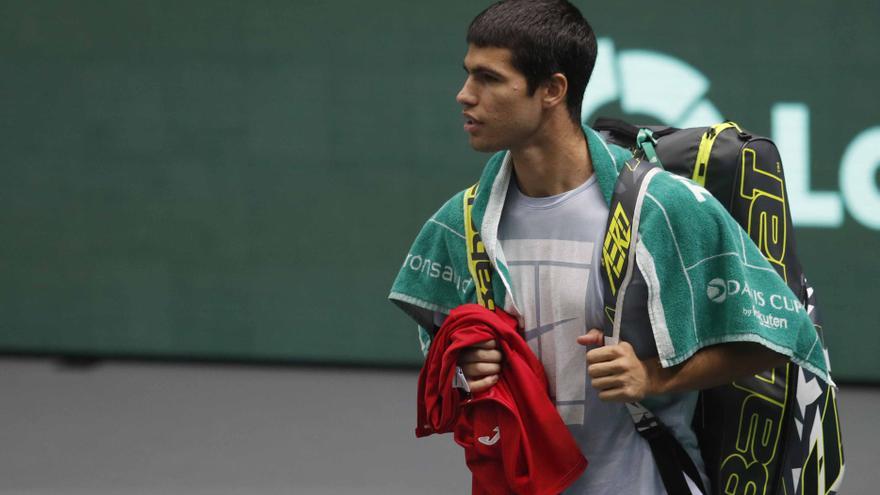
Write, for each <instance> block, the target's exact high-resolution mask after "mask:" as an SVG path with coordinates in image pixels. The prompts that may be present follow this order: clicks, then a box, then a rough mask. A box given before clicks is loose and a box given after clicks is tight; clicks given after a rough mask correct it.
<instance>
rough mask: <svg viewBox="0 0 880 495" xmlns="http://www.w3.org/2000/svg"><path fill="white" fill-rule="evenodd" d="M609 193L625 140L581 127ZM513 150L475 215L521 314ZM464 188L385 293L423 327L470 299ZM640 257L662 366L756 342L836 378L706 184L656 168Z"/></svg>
mask: <svg viewBox="0 0 880 495" xmlns="http://www.w3.org/2000/svg"><path fill="white" fill-rule="evenodd" d="M584 133H585V135H586V136H587V144H588V147H589V150H590V156H591V158H592V160H593V167H594V169H595V173H596V176H597V179H598V182H599V186H600V188H601V189H602V192H603V195H604V196H605V199H606V201H608V202H610V200H611V194H612V191H613V190H614V185H615V181H616V179H617V174H618V171H619V170H620V168H621V167H622V166H623V163H624V162H625V161H626V160H627V159H628V158H630V156H631V155H630V153H629V151H628V150H625V149H623V148H620V147H617V146H614V145H608V144H606V143H605V142H604V141H603V140H602V139H601V137H600V136H599V135H598V133H596V132H595V131H594V130H592V129H590V128H588V127H584ZM511 169H512V166H511V164H510V158H509V154H508V153H506V152H500V153H497V154H495V155H494V156H493V157H492V158H491V159H490V160H489V162H488V163H487V165H486V167H485V169H484V171H483V174H482V176H481V177H480V182H479V184H480V187H479V190H478V192H477V196H476V199H475V201H474V208H473V217H474V223H475V224H476V225H478V226H479V227H478V228H479V229H480V235H481V236H482V238H483V243H484V244H485V246H486V252H487V253H488V255H489V258H490V259H491V260H492V261H493V267H494V269H495V272H494V275H495V277H494V279H493V280H495V283H494V284H493V289H494V291H495V301H496V303H497V304H498V305H500V306H501V307H502V308H504V309H505V310H506V311H508V312H510V313H512V314H514V315H519V311H518V310H517V307H516V294H515V293H513V292H512V290H511V285H510V276H509V272H508V269H507V265H506V262H505V258H504V253H503V252H502V250H501V248H500V245H499V243H498V236H497V234H498V224H499V222H500V219H501V209H502V207H503V205H504V199H505V195H506V193H507V187H508V184H509V182H510V179H511ZM462 198H463V192H460V193H458V194H456V195H455V196H453V197H452V198H451V199H450V200H449V201H447V202H446V204H444V205H443V206H442V207H441V208H440V209H439V210H438V211H437V213H435V214H434V215H433V216H432V217H431V218H430V219H429V220H428V222H427V223H425V225H424V227H422V230H421V232H420V233H419V235H418V237H417V238H416V240H415V242H414V243H413V246H412V248H411V249H410V251H409V253H408V254H407V256H406V258H405V260H404V263H403V265H402V266H401V268H400V271H399V273H398V275H397V278H396V279H395V281H394V285H393V286H392V289H391V294H390V296H389V298H390V299H391V300H392V301H393V302H395V303H396V304H398V305H399V306H400V307H401V308H402V309H403V310H404V311H406V312H407V313H408V314H409V315H410V316H412V317H413V318H414V319H415V320H416V321H417V322H418V323H419V326H420V329H421V331H420V338H421V341H422V347H423V351H424V350H426V349H427V346H428V345H429V344H430V334H429V332H427V331H426V330H425V329H426V328H431V327H432V326H433V316H434V312H440V313H448V312H449V311H450V310H452V309H453V308H455V307H456V306H459V305H460V304H464V303H468V302H474V301H475V300H476V298H475V294H474V284H473V282H472V281H471V278H470V274H469V272H468V267H467V251H466V245H465V237H464V225H463V202H462ZM639 216H640V220H639V229H638V231H639V240H638V242H637V245H636V263H637V264H638V267H639V269H640V270H641V272H642V275H643V276H644V278H645V281H646V283H647V285H648V313H649V315H650V319H651V324H652V328H653V332H654V338H655V341H656V343H657V350H658V353H659V356H660V360H661V363H662V365H663V366H672V365H675V364H678V363H680V362H682V361H684V360H686V359H687V358H688V357H690V356H691V355H693V353H694V352H696V351H697V350H699V349H700V348H702V347H706V346H709V345H713V344H718V343H722V342H743V341H748V342H757V343H759V344H762V345H764V346H766V347H768V348H770V349H772V350H774V351H776V352H780V353H782V354H785V355H786V356H789V357H790V358H791V359H792V361H794V362H795V363H797V364H798V365H800V366H802V367H804V368H805V369H807V370H809V371H812V372H813V373H815V374H816V375H818V376H819V377H820V378H822V379H823V380H825V381H826V382H829V383H830V377H829V375H828V371H827V370H828V365H827V356H826V355H825V353H824V348H823V346H822V344H821V342H820V340H819V336H818V334H817V333H816V331H815V329H814V328H813V325H812V323H811V322H810V319H809V317H808V316H807V313H806V310H805V309H804V307H803V306H802V305H801V304H800V303H799V302H798V299H797V297H795V296H794V294H793V293H792V292H791V290H790V289H789V288H788V286H787V285H786V284H785V282H784V281H783V280H782V279H781V278H780V277H779V275H777V274H776V271H775V270H774V269H773V268H772V267H771V266H770V264H769V263H768V262H767V261H766V260H765V259H764V256H763V255H762V254H761V252H760V251H759V250H758V248H757V246H755V245H754V244H753V243H752V242H751V240H750V239H749V237H748V234H746V233H745V232H744V231H743V230H742V228H741V227H740V226H739V224H738V223H737V222H736V220H734V219H733V218H732V217H731V216H730V215H729V214H728V213H727V211H726V210H725V209H724V207H723V206H721V204H720V203H719V202H718V201H717V200H715V198H713V197H712V195H711V194H710V193H709V192H708V191H706V190H705V189H703V188H701V187H700V186H697V185H696V184H694V183H693V182H691V181H689V180H687V179H683V178H681V177H678V176H675V175H673V174H670V173H667V172H661V173H658V174H655V175H654V176H652V179H651V181H650V182H649V183H648V185H647V193H646V195H645V197H644V199H643V201H642V202H641V207H640V210H639Z"/></svg>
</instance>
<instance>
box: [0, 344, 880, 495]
mask: <svg viewBox="0 0 880 495" xmlns="http://www.w3.org/2000/svg"><path fill="white" fill-rule="evenodd" d="M416 376H417V373H416V372H415V371H375V370H365V369H330V368H307V367H260V366H243V365H209V364H168V363H143V362H118V361H107V362H103V363H100V364H99V365H97V366H91V367H73V368H71V367H67V366H61V365H59V364H58V363H57V362H55V361H51V360H47V359H23V358H0V393H2V397H3V399H2V402H0V494H2V495H8V494H15V495H24V494H27V495H37V494H39V495H56V494H76V495H104V494H108V495H109V494H113V495H118V494H133V495H148V494H150V495H152V494H156V495H159V494H162V495H167V494H179V495H194V494H205V495H207V494H211V495H223V494H242V495H245V494H246V495H258V494H286V495H290V494H296V495H299V494H303V495H345V494H358V495H396V494H401V495H403V494H406V495H413V494H425V495H434V494H437V495H439V494H457V493H469V488H470V479H469V472H468V471H467V468H466V467H465V466H464V460H463V456H462V453H461V451H460V449H459V447H458V446H457V445H455V444H454V442H453V441H452V438H451V437H450V436H448V435H446V436H434V437H429V438H426V439H416V438H415V437H414V435H413V428H414V425H415V385H416ZM840 396H841V411H840V414H841V417H842V420H843V422H844V435H845V437H846V447H847V450H846V455H847V477H846V481H845V482H844V485H843V490H842V493H845V494H874V493H877V492H878V487H880V469H878V468H877V466H878V465H880V463H878V461H880V449H878V448H877V442H878V440H880V423H878V420H880V415H878V413H880V388H863V387H854V386H849V387H848V386H846V385H844V386H843V387H841V393H840Z"/></svg>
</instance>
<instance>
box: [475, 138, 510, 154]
mask: <svg viewBox="0 0 880 495" xmlns="http://www.w3.org/2000/svg"><path fill="white" fill-rule="evenodd" d="M469 141H470V145H471V148H473V149H474V151H479V152H481V153H495V152H496V151H501V150H503V149H504V146H501V145H499V144H498V143H490V142H487V141H484V140H481V139H477V138H475V137H473V136H471V137H470V140H469Z"/></svg>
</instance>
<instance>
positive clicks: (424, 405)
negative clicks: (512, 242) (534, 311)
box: [416, 304, 587, 495]
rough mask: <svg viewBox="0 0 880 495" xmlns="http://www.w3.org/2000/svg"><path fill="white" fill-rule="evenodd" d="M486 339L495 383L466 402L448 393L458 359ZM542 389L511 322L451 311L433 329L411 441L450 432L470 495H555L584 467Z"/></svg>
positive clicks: (483, 312)
mask: <svg viewBox="0 0 880 495" xmlns="http://www.w3.org/2000/svg"><path fill="white" fill-rule="evenodd" d="M490 339H495V341H496V342H498V347H499V349H500V350H501V352H502V353H503V354H504V363H503V365H502V369H501V374H500V376H499V378H500V379H499V380H498V383H496V384H495V385H494V386H493V387H491V388H489V389H488V390H486V391H484V392H480V393H477V394H474V396H473V397H472V398H471V399H470V400H467V399H465V398H463V397H462V395H463V394H462V392H461V391H460V390H458V389H456V388H454V387H453V379H454V377H455V373H456V363H457V361H458V354H459V352H461V351H462V350H463V349H465V348H466V347H469V346H471V345H474V344H476V343H478V342H483V341H486V340H490ZM572 345H574V343H572ZM547 390H548V389H547V378H546V376H545V375H544V368H543V367H542V366H541V363H540V362H539V361H538V359H537V358H536V357H535V355H534V354H533V353H532V351H531V349H529V347H528V344H526V342H525V340H523V338H522V337H521V336H520V335H519V334H518V333H517V331H516V320H515V319H514V318H513V317H511V316H510V315H508V314H507V313H505V312H504V311H501V310H500V309H499V310H497V312H495V313H493V312H491V311H489V310H487V309H485V308H483V307H481V306H478V305H476V304H465V305H463V306H459V307H458V308H456V309H455V310H453V311H452V312H451V313H450V314H449V317H448V318H446V321H445V322H444V323H443V326H442V327H440V330H438V332H437V335H436V336H435V337H434V341H433V342H432V343H431V348H430V350H429V352H428V357H427V359H426V361H425V364H424V366H423V367H422V371H421V373H420V374H419V396H418V420H419V424H418V427H417V428H416V436H418V437H423V436H427V435H430V434H432V433H446V432H449V431H452V432H454V435H455V441H456V442H457V443H458V444H459V445H461V446H462V447H464V451H465V459H466V461H467V465H468V468H470V470H471V472H472V473H473V493H474V494H499V495H501V494H504V495H507V494H510V493H511V492H512V493H516V494H529V495H556V494H558V493H560V492H562V491H563V490H565V488H566V487H568V486H569V485H570V484H571V483H573V482H574V481H575V480H576V479H577V478H578V477H579V476H580V475H581V473H582V472H583V471H584V469H585V468H586V467H587V460H586V459H585V458H584V456H583V454H581V451H580V449H579V448H578V446H577V444H576V443H575V441H574V438H572V436H571V433H570V432H569V431H568V428H567V427H566V426H565V424H564V423H563V422H562V418H560V417H559V413H557V412H556V407H555V406H554V405H553V403H552V402H551V401H550V397H549V395H548V392H547Z"/></svg>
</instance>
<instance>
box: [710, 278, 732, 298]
mask: <svg viewBox="0 0 880 495" xmlns="http://www.w3.org/2000/svg"><path fill="white" fill-rule="evenodd" d="M706 295H707V296H709V300H710V301H713V302H716V303H719V304H720V303H723V302H724V300H725V299H727V282H726V281H725V280H722V279H720V278H715V279H712V280H710V281H709V285H708V286H707V287H706Z"/></svg>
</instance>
